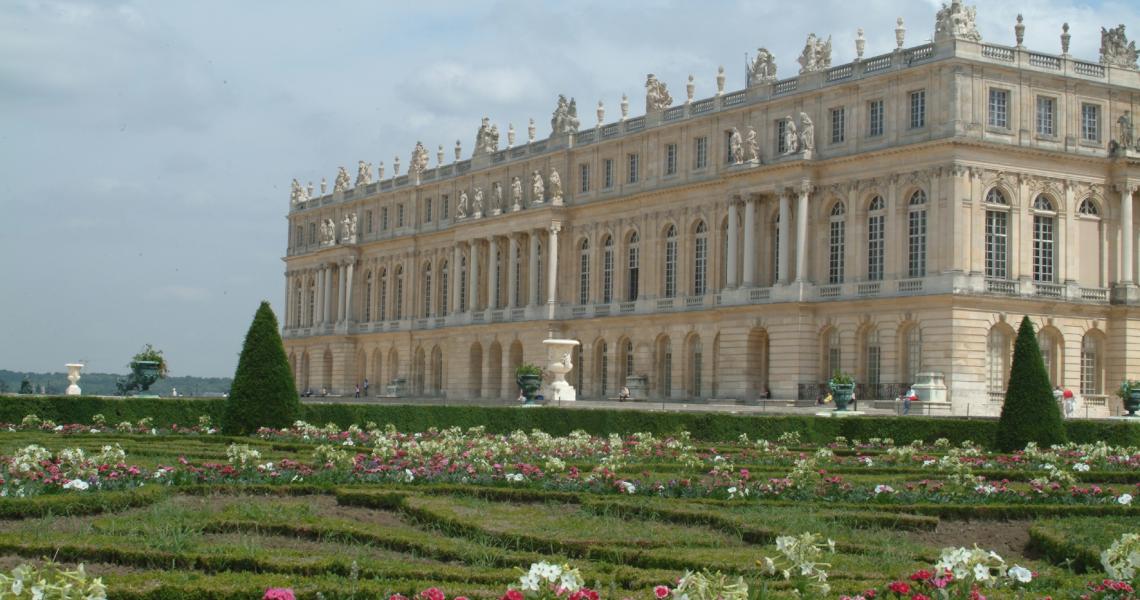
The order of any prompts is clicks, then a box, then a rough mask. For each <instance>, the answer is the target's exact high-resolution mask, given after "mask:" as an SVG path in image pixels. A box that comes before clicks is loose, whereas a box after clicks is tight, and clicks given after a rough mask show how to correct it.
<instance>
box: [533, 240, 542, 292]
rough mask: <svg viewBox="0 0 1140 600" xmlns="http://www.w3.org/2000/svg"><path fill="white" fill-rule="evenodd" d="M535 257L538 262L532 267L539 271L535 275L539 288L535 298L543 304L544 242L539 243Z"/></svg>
mask: <svg viewBox="0 0 1140 600" xmlns="http://www.w3.org/2000/svg"><path fill="white" fill-rule="evenodd" d="M535 257H536V258H538V262H537V263H535V264H534V265H533V267H532V268H534V270H535V271H538V272H537V273H535V274H534V275H535V277H534V280H535V284H536V287H537V288H538V289H537V290H535V292H536V293H535V296H537V297H538V301H539V302H542V242H539V243H538V254H536V255H535Z"/></svg>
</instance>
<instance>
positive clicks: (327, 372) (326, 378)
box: [321, 348, 333, 393]
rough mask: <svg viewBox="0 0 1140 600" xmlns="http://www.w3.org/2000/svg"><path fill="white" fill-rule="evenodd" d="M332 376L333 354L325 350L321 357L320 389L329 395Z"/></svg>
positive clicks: (331, 388)
mask: <svg viewBox="0 0 1140 600" xmlns="http://www.w3.org/2000/svg"><path fill="white" fill-rule="evenodd" d="M332 376H333V353H332V350H330V349H328V348H325V352H324V355H322V357H321V387H322V388H323V389H324V390H325V391H327V392H329V393H332V392H333V385H332Z"/></svg>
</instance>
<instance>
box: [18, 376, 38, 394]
mask: <svg viewBox="0 0 1140 600" xmlns="http://www.w3.org/2000/svg"><path fill="white" fill-rule="evenodd" d="M20 393H21V394H34V393H36V389H35V388H33V387H32V382H31V381H28V378H27V377H25V378H23V379H21V380H20Z"/></svg>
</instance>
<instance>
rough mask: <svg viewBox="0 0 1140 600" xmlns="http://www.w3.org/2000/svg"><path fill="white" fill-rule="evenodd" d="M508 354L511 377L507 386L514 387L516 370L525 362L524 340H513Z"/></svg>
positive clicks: (508, 375) (509, 374) (509, 375)
mask: <svg viewBox="0 0 1140 600" xmlns="http://www.w3.org/2000/svg"><path fill="white" fill-rule="evenodd" d="M507 356H508V359H507V377H508V379H509V381H508V382H507V386H508V387H511V388H513V387H514V381H515V371H516V370H518V368H519V367H520V366H521V365H522V364H523V346H522V342H520V341H518V340H517V339H516V340H514V341H512V342H511V345H510V348H509V349H508V350H507ZM540 366H541V365H540ZM575 366H576V365H575Z"/></svg>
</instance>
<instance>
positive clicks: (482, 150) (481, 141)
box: [475, 117, 499, 156]
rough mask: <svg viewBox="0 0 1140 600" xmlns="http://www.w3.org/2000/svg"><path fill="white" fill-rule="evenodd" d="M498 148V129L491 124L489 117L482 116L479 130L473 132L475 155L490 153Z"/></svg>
mask: <svg viewBox="0 0 1140 600" xmlns="http://www.w3.org/2000/svg"><path fill="white" fill-rule="evenodd" d="M498 149H499V129H498V127H492V126H491V119H490V117H483V123H482V124H480V125H479V131H477V132H475V156H478V155H480V154H490V153H492V152H494V151H496V150H498Z"/></svg>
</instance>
